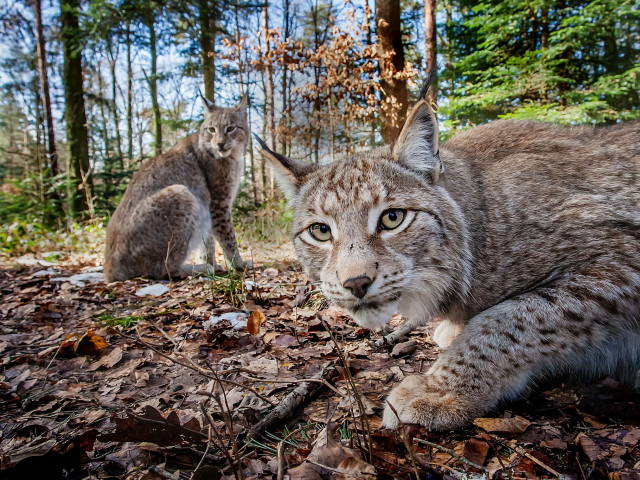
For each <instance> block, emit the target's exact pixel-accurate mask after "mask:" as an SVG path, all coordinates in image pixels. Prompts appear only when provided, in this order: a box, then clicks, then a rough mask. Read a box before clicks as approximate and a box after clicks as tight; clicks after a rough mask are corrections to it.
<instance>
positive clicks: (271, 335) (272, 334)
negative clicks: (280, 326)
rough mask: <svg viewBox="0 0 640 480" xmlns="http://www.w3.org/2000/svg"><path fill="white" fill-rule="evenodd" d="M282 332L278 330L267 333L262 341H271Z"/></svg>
mask: <svg viewBox="0 0 640 480" xmlns="http://www.w3.org/2000/svg"><path fill="white" fill-rule="evenodd" d="M279 335H280V334H279V333H278V332H269V333H267V334H266V335H265V336H264V338H263V339H262V341H263V342H264V343H271V341H272V340H273V339H275V338H278V336H279Z"/></svg>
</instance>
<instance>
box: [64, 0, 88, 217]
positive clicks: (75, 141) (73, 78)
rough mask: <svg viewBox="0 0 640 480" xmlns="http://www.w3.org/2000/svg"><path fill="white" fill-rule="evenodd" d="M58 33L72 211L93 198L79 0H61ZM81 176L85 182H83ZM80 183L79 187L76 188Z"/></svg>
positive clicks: (76, 210)
mask: <svg viewBox="0 0 640 480" xmlns="http://www.w3.org/2000/svg"><path fill="white" fill-rule="evenodd" d="M60 10H61V13H60V21H61V29H60V36H61V40H62V50H63V55H64V71H63V75H62V83H63V85H64V97H65V112H64V117H65V121H66V124H67V145H68V148H69V170H70V171H72V172H73V175H74V176H73V179H72V181H71V182H70V187H71V189H72V190H71V191H70V192H69V193H70V195H71V197H72V198H73V212H72V215H73V214H78V213H81V212H86V211H87V210H88V208H89V205H88V203H87V197H89V198H92V195H93V181H92V177H91V175H90V172H89V169H90V166H89V140H88V135H87V117H86V113H85V109H84V87H83V78H82V53H81V52H82V45H81V39H80V31H79V30H80V28H79V24H78V0H61V2H60ZM83 178H84V183H83ZM76 186H80V190H84V191H80V192H78V188H76Z"/></svg>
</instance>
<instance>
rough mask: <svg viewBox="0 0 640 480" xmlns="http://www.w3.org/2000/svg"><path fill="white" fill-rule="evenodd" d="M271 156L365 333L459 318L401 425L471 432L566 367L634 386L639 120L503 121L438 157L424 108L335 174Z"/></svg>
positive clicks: (307, 236)
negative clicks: (389, 139) (600, 124)
mask: <svg viewBox="0 0 640 480" xmlns="http://www.w3.org/2000/svg"><path fill="white" fill-rule="evenodd" d="M425 91H426V90H425ZM263 154H264V156H265V157H266V158H267V159H268V160H269V161H270V162H271V164H272V167H273V170H274V172H275V173H276V178H277V180H278V182H279V184H280V186H281V188H282V189H283V190H284V192H285V193H286V194H287V195H288V196H289V197H290V200H291V202H292V205H293V207H294V209H295V215H294V220H293V228H292V231H293V241H294V243H295V247H296V251H297V254H298V256H299V258H300V261H301V263H302V264H303V265H304V267H305V269H306V271H307V273H308V274H309V275H310V277H311V278H312V279H313V280H314V281H317V282H319V283H320V285H321V287H322V290H323V292H324V294H325V296H326V297H327V298H328V299H329V300H330V301H331V302H334V303H336V304H338V305H340V306H341V307H343V308H345V309H346V310H347V311H349V312H350V313H351V315H352V316H353V318H354V319H355V320H356V321H357V322H358V323H359V324H361V325H363V326H365V327H369V328H375V327H381V326H383V325H384V324H385V323H386V322H387V321H388V320H389V319H390V317H391V316H392V315H393V314H394V313H395V312H396V311H398V312H400V313H402V314H403V316H405V318H407V319H408V321H407V325H408V328H411V327H412V326H415V325H416V324H420V323H425V322H427V321H429V320H430V319H431V318H434V317H436V316H440V317H443V318H446V319H447V321H446V322H445V323H444V324H443V325H442V328H440V329H439V331H438V332H437V337H438V339H439V340H440V341H442V342H443V343H444V344H450V346H448V348H447V349H446V350H445V351H444V353H442V354H441V355H440V356H439V358H438V360H437V361H436V362H435V364H434V365H433V366H432V368H431V369H430V370H429V372H428V373H427V374H426V375H422V376H415V377H408V378H406V379H405V380H404V381H403V382H402V383H401V384H400V385H399V386H398V387H396V389H395V390H393V391H392V393H391V394H390V396H389V398H388V400H389V402H390V403H391V404H392V405H394V407H395V408H396V410H397V411H398V414H399V417H400V419H401V420H402V421H403V422H408V423H419V424H422V425H424V426H425V427H427V428H430V429H436V430H437V429H449V428H455V427H459V426H461V425H463V424H465V423H467V422H468V421H470V420H471V419H473V418H475V417H476V416H479V415H481V414H482V413H484V412H486V411H487V410H489V409H491V408H493V407H494V406H496V405H497V404H498V402H500V401H501V400H503V399H508V398H512V397H514V396H517V395H518V394H519V393H520V392H522V390H523V389H524V388H525V387H526V386H527V385H528V384H530V383H531V382H533V381H535V380H536V379H540V378H543V377H547V376H549V375H552V374H556V373H573V374H576V375H587V376H591V377H593V376H598V375H602V374H610V373H614V374H615V375H616V376H617V377H618V378H619V379H620V380H623V381H627V382H631V383H632V382H633V380H634V379H635V375H636V372H637V370H638V368H639V367H640V326H639V323H638V318H639V315H640V233H639V232H640V123H628V124H621V125H616V126H612V127H606V128H587V127H579V128H574V127H571V128H569V127H559V126H553V125H548V124H544V123H535V122H527V121H497V122H492V123H490V124H488V125H484V126H480V127H476V128H474V129H471V130H469V131H466V132H464V133H461V134H459V135H456V136H454V137H453V138H452V139H451V140H450V141H448V142H446V143H445V144H443V145H442V146H441V147H440V148H439V146H438V126H437V122H436V117H435V115H434V114H433V112H432V110H431V108H430V107H429V105H428V104H427V102H426V101H425V100H424V99H421V100H420V101H419V102H418V103H417V105H415V107H414V108H413V110H412V111H411V112H410V114H409V117H408V119H407V121H406V123H405V126H404V127H403V129H402V131H401V133H400V135H399V137H398V138H397V140H396V141H395V143H394V144H393V145H390V146H385V147H382V148H379V149H376V150H372V151H368V152H364V153H359V154H357V155H354V156H351V157H349V158H346V159H344V160H342V161H339V162H335V163H332V164H329V165H325V166H309V165H305V164H302V163H299V162H295V161H293V160H291V159H288V158H285V157H282V156H280V155H278V154H276V153H274V152H271V151H269V150H268V149H267V148H266V147H265V146H263ZM384 423H385V424H386V425H387V426H389V427H393V426H395V425H396V423H397V418H396V416H395V414H393V413H391V412H390V411H387V412H386V413H385V417H384Z"/></svg>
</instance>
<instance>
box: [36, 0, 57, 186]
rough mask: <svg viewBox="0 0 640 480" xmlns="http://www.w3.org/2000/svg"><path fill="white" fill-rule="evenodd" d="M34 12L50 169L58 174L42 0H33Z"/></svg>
mask: <svg viewBox="0 0 640 480" xmlns="http://www.w3.org/2000/svg"><path fill="white" fill-rule="evenodd" d="M33 13H34V15H35V18H36V35H37V36H38V42H37V43H36V50H37V53H38V70H39V73H40V97H41V100H42V111H43V113H44V121H45V124H46V129H47V145H48V147H49V171H50V174H51V176H53V177H55V176H56V175H58V152H57V151H56V136H55V132H54V130H53V117H51V97H50V96H49V75H48V74H47V50H46V47H45V41H44V32H43V30H42V12H41V5H40V0H33Z"/></svg>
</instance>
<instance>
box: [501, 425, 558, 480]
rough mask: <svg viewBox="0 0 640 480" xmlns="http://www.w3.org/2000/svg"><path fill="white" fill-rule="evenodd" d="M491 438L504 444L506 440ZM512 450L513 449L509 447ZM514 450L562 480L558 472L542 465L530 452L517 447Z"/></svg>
mask: <svg viewBox="0 0 640 480" xmlns="http://www.w3.org/2000/svg"><path fill="white" fill-rule="evenodd" d="M490 435H491V438H494V439H496V440H497V441H498V442H500V443H503V441H504V440H502V439H501V438H500V437H498V436H497V435H493V434H490ZM509 448H511V447H509ZM514 450H515V451H516V452H518V453H519V454H520V455H524V456H525V457H527V458H528V459H529V460H531V461H533V462H535V463H537V464H538V465H539V466H540V467H542V468H544V469H545V470H546V471H547V472H550V473H552V474H554V475H555V476H556V477H558V478H560V474H559V473H558V472H556V471H555V470H554V469H553V468H551V467H550V466H548V465H545V464H544V463H542V462H541V461H540V460H538V459H537V458H536V457H534V456H533V455H531V454H530V453H529V452H527V451H526V450H525V449H524V448H522V447H520V446H518V445H516V446H515V448H514Z"/></svg>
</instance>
